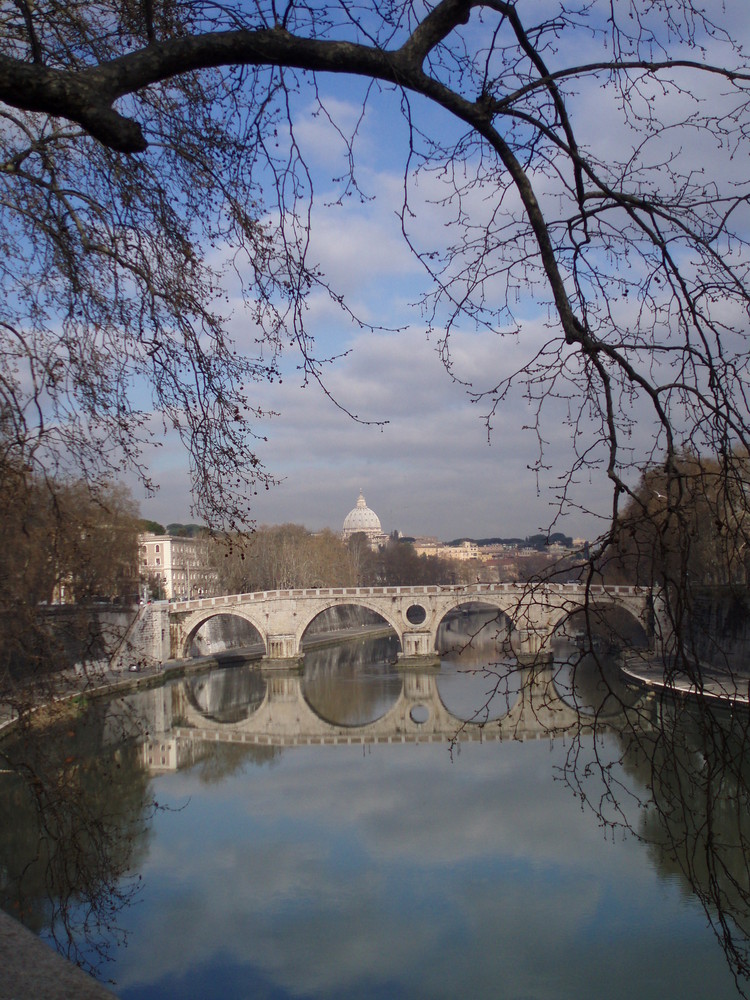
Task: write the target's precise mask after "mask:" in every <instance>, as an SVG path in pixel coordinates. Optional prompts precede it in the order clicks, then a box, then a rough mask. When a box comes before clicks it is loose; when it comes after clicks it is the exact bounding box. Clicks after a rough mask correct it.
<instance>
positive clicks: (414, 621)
mask: <svg viewBox="0 0 750 1000" xmlns="http://www.w3.org/2000/svg"><path fill="white" fill-rule="evenodd" d="M426 617H427V612H426V611H425V609H424V608H423V607H422V605H421V604H412V606H411V607H410V608H409V609H408V610H407V612H406V618H407V620H408V621H409V623H410V624H411V625H421V624H422V622H423V621H424V620H425V618H426Z"/></svg>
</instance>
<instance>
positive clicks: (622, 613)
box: [550, 595, 649, 647]
mask: <svg viewBox="0 0 750 1000" xmlns="http://www.w3.org/2000/svg"><path fill="white" fill-rule="evenodd" d="M648 612H649V609H648V608H647V607H641V608H635V607H632V606H631V605H630V602H628V601H623V600H615V599H614V598H611V597H608V596H606V595H594V596H593V597H592V598H591V599H590V600H589V602H588V605H587V606H586V608H584V607H578V608H574V609H570V610H565V609H559V610H558V611H557V612H556V613H555V614H553V615H552V616H551V618H550V632H551V633H552V634H555V633H557V634H558V635H564V634H565V633H566V632H567V633H568V634H569V633H570V628H569V626H571V625H572V627H573V633H574V635H573V636H572V637H575V634H576V633H577V632H580V631H586V632H588V628H587V629H576V625H577V623H578V622H583V621H584V619H583V616H584V614H585V613H586V614H587V615H588V620H587V623H586V624H587V626H590V632H591V638H592V639H593V638H594V637H597V636H598V637H601V638H603V639H608V640H609V641H611V642H612V643H613V644H615V645H616V644H617V643H616V642H615V640H616V639H620V640H621V641H622V644H623V645H628V646H639V647H645V646H648V641H649V639H648V637H649V621H648V617H647V616H648ZM566 626H568V628H566Z"/></svg>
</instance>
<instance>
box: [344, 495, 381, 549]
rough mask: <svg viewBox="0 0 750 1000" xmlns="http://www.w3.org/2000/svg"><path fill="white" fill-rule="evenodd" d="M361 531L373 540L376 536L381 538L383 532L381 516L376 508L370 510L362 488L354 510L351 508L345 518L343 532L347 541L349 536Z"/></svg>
mask: <svg viewBox="0 0 750 1000" xmlns="http://www.w3.org/2000/svg"><path fill="white" fill-rule="evenodd" d="M359 531H362V532H364V533H365V534H366V535H367V536H368V538H369V539H370V540H371V541H372V540H373V539H374V537H375V536H377V537H378V538H379V537H380V536H382V534H383V529H382V528H381V527H380V518H379V517H378V515H377V514H376V513H375V511H374V510H370V508H369V507H368V506H367V502H366V501H365V498H364V496H363V495H362V491H361V490H360V492H359V497H358V499H357V506H356V507H355V508H354V509H353V510H350V511H349V513H348V514H347V515H346V517H345V518H344V528H343V531H342V533H341V534H342V536H343V538H344V541H346V539H347V538H351V536H352V535H356V534H357V532H359Z"/></svg>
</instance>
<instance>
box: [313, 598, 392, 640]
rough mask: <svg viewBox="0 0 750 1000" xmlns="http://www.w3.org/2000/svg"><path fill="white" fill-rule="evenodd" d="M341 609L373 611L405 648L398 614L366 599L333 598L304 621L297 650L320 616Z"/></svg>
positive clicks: (323, 603)
mask: <svg viewBox="0 0 750 1000" xmlns="http://www.w3.org/2000/svg"><path fill="white" fill-rule="evenodd" d="M341 607H354V608H365V609H366V610H367V611H371V612H372V613H373V614H376V615H377V616H378V617H379V618H382V619H383V621H384V622H385V623H386V625H389V626H390V627H391V628H392V629H393V631H394V632H395V633H396V638H397V639H398V642H399V645H400V646H401V648H402V649H403V648H404V637H403V629H402V627H401V625H400V622H399V620H398V617H397V615H396V614H393V613H392V612H389V609H388V608H387V607H385V608H384V607H383V606H382V604H381V603H380V602H379V601H372V600H368V599H367V598H366V597H359V596H347V597H346V599H342V598H341V597H331V598H330V599H329V600H327V601H325V600H324V601H321V602H320V605H319V606H318V607H316V608H315V609H314V610H313V611H312V613H310V614H308V615H307V616H306V618H304V619H302V621H301V622H300V624H299V625H298V627H297V630H296V632H295V641H296V643H297V648H298V649H299V648H301V645H302V639H303V637H304V635H305V632H307V630H308V628H309V627H310V625H312V623H313V622H314V621H315V619H316V618H319V617H320V615H323V614H325V613H326V611H330V610H331V608H341Z"/></svg>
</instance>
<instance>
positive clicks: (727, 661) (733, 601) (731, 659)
mask: <svg viewBox="0 0 750 1000" xmlns="http://www.w3.org/2000/svg"><path fill="white" fill-rule="evenodd" d="M692 625H693V628H692V641H693V643H694V645H695V651H696V653H697V655H698V657H699V658H700V659H701V660H703V661H704V662H706V663H709V664H711V665H713V666H716V667H724V668H726V667H729V668H731V669H732V670H741V671H743V672H747V671H750V593H747V592H745V591H744V589H740V588H736V589H732V590H730V589H729V588H715V589H713V588H712V589H711V590H707V591H706V592H705V593H703V594H700V595H699V596H698V597H697V599H696V601H695V605H694V608H693V614H692Z"/></svg>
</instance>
